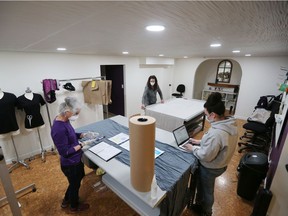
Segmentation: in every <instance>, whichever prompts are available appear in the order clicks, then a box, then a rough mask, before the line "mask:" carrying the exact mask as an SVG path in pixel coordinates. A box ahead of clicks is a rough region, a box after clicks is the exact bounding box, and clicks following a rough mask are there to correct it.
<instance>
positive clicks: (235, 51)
mask: <svg viewBox="0 0 288 216" xmlns="http://www.w3.org/2000/svg"><path fill="white" fill-rule="evenodd" d="M232 52H233V53H240V50H233V51H232Z"/></svg>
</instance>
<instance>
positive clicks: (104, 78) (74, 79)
mask: <svg viewBox="0 0 288 216" xmlns="http://www.w3.org/2000/svg"><path fill="white" fill-rule="evenodd" d="M99 78H100V80H102V79H103V80H106V76H96V77H82V78H72V79H61V80H58V81H59V82H69V81H76V80H87V79H89V80H91V79H92V80H99ZM103 108H104V109H105V112H106V117H107V118H108V117H109V113H108V106H107V105H103ZM47 111H48V116H49V110H48V107H47Z"/></svg>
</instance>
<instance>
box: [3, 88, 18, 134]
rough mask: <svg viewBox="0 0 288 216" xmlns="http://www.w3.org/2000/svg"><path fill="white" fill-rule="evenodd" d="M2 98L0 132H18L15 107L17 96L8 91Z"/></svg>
mask: <svg viewBox="0 0 288 216" xmlns="http://www.w3.org/2000/svg"><path fill="white" fill-rule="evenodd" d="M3 93H4V95H3V97H2V98H1V99H0V134H6V133H10V132H17V131H18V130H19V127H18V124H17V120H16V115H15V107H16V106H17V97H16V96H15V95H14V94H12V93H8V92H3Z"/></svg>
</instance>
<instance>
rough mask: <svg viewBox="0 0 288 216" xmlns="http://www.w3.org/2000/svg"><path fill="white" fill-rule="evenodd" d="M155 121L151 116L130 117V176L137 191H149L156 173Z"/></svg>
mask: <svg viewBox="0 0 288 216" xmlns="http://www.w3.org/2000/svg"><path fill="white" fill-rule="evenodd" d="M155 123H156V120H155V118H153V117H150V116H134V117H131V118H130V119H129V136H130V169H131V170H130V178H131V184H132V186H133V187H134V189H136V190H137V191H140V192H148V191H150V190H151V182H152V179H153V175H154V154H155Z"/></svg>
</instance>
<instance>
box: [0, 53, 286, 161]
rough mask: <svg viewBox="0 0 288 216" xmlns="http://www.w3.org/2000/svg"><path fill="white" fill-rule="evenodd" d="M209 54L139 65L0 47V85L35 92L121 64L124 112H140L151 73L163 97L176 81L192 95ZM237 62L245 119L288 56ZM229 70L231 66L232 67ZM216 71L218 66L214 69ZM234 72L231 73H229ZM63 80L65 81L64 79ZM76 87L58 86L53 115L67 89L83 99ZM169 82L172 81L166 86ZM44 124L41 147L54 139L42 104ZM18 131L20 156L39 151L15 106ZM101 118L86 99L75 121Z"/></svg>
mask: <svg viewBox="0 0 288 216" xmlns="http://www.w3.org/2000/svg"><path fill="white" fill-rule="evenodd" d="M205 60H207V59H203V58H195V59H179V60H176V61H175V66H169V67H167V68H161V67H158V68H153V67H149V68H142V67H141V68H140V67H139V59H138V58H132V57H110V56H109V57H105V56H94V55H68V54H46V53H12V52H0V65H1V67H0V77H1V79H0V88H1V89H2V90H3V91H6V92H11V93H14V94H15V95H16V96H17V97H18V96H20V95H22V94H24V92H25V89H26V88H27V87H30V88H31V89H32V90H33V92H35V93H40V94H42V84H41V81H42V80H43V79H48V78H51V79H69V78H81V77H95V76H99V75H100V65H113V64H117V65H124V69H125V71H124V76H125V77H124V86H125V108H126V109H125V115H126V116H130V115H133V114H135V113H141V112H142V110H141V109H140V106H141V97H142V94H143V90H144V86H145V84H146V82H147V79H148V77H149V76H150V75H152V74H154V75H156V76H157V78H158V80H159V85H160V87H161V89H162V91H163V94H164V99H168V98H170V97H171V93H172V92H175V90H176V87H177V85H178V84H179V83H183V84H185V86H186V92H185V95H184V96H185V97H186V98H192V96H193V89H194V85H195V84H194V83H197V82H199V81H198V80H194V77H195V73H196V70H197V68H198V67H199V65H200V64H201V63H202V62H203V61H205ZM233 60H235V61H236V62H238V63H239V64H240V67H241V69H242V80H241V87H240V92H239V99H238V105H237V110H236V114H235V115H236V117H240V118H243V119H246V118H247V117H248V116H249V115H250V113H251V112H252V110H253V107H254V106H255V104H256V102H257V101H258V99H259V97H260V96H262V95H265V94H279V91H278V90H277V84H278V83H281V82H283V80H284V79H285V74H284V72H283V71H280V66H284V67H288V57H275V58H253V57H249V58H233ZM232 73H233V72H232ZM215 74H216V69H215ZM232 75H233V74H232ZM62 84H65V82H64V83H62ZM72 84H73V85H74V86H75V87H76V89H77V91H76V92H67V91H66V90H63V89H62V90H61V91H58V92H57V102H54V103H53V104H48V107H49V112H50V115H51V118H54V116H55V115H56V114H57V109H58V104H59V103H60V102H62V100H63V98H64V97H65V96H67V95H69V94H71V95H73V96H76V97H78V98H79V99H80V100H83V95H82V90H81V86H80V85H81V81H73V82H72ZM169 84H172V86H171V87H170V86H169ZM41 113H42V116H43V118H44V122H45V125H46V127H45V128H44V129H40V130H39V131H40V135H41V138H42V139H41V140H42V144H43V146H44V148H45V149H50V148H51V146H52V145H53V143H52V140H51V138H50V126H49V121H48V116H47V111H46V107H45V106H43V107H42V108H41ZM16 116H17V120H18V124H19V126H20V129H21V134H19V135H17V136H15V137H14V140H15V144H16V147H17V150H18V153H19V156H20V159H24V158H27V157H30V156H33V155H35V154H36V153H39V152H40V145H39V140H38V135H37V131H34V132H32V133H27V132H26V131H25V129H24V128H23V122H24V119H23V116H24V113H23V112H21V111H17V112H16ZM102 118H103V115H102V106H99V105H98V106H93V105H87V104H84V106H83V110H82V113H81V116H80V118H79V120H78V121H77V122H75V125H74V126H75V127H76V128H77V127H80V126H82V125H85V124H88V123H91V122H94V121H99V120H101V119H102ZM0 145H1V146H2V147H3V151H4V153H5V157H6V160H7V162H10V161H11V160H12V159H15V152H14V149H13V146H12V143H11V139H10V138H9V137H7V138H5V139H0Z"/></svg>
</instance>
